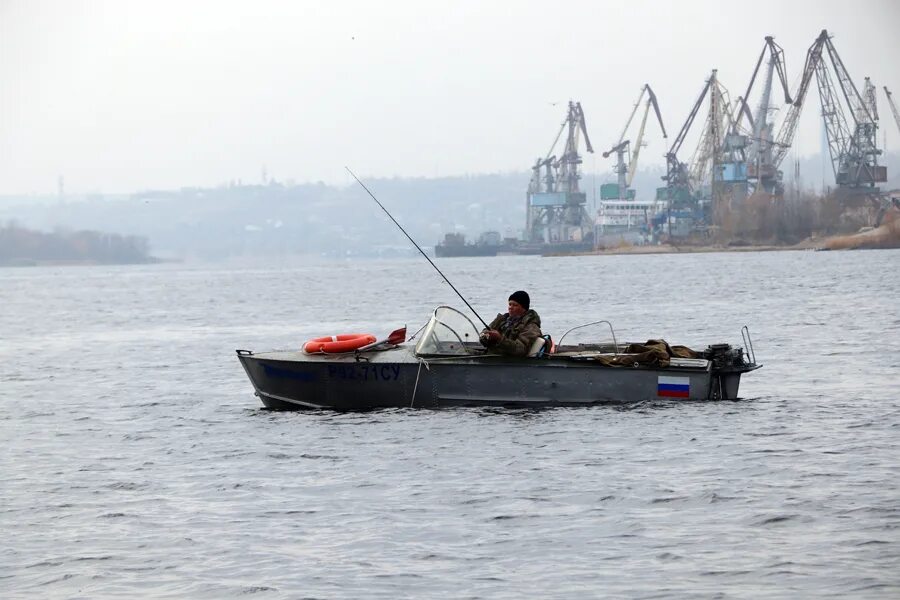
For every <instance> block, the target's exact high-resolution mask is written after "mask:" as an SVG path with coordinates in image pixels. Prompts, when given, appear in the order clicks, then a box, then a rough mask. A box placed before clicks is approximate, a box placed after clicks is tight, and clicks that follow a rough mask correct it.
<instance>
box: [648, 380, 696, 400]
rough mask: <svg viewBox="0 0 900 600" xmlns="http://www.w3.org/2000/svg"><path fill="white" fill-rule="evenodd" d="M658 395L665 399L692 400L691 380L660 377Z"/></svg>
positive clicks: (657, 385)
mask: <svg viewBox="0 0 900 600" xmlns="http://www.w3.org/2000/svg"><path fill="white" fill-rule="evenodd" d="M656 395H657V396H662V397H664V398H690V396H691V378H690V377H670V376H668V375H660V376H659V377H657V383H656Z"/></svg>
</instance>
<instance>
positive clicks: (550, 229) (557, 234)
mask: <svg viewBox="0 0 900 600" xmlns="http://www.w3.org/2000/svg"><path fill="white" fill-rule="evenodd" d="M564 132H566V143H565V147H564V149H563V152H562V154H561V155H560V156H559V157H558V158H557V157H556V155H554V153H553V152H554V150H555V148H556V145H557V143H559V140H560V138H561V137H562V135H563V133H564ZM582 136H583V137H584V145H585V150H586V151H587V152H591V153H593V152H594V149H593V147H592V146H591V140H590V137H589V136H588V133H587V125H586V122H585V118H584V110H583V109H582V108H581V103H580V102H572V101H570V102H569V107H568V112H567V114H566V120H565V121H563V123H562V126H561V127H560V130H559V133H557V134H556V139H554V140H553V144H552V145H551V146H550V150H549V151H548V152H547V155H546V156H545V157H544V158H542V159H541V158H539V159H538V160H537V161H536V162H535V165H534V166H533V167H532V177H531V182H530V183H529V186H528V193H527V205H526V215H527V216H526V230H527V234H526V235H527V236H528V240H529V241H531V242H561V241H582V240H583V239H584V237H585V235H587V234H588V233H589V232H590V231H591V221H590V216H589V215H588V213H587V210H586V209H585V205H586V204H587V195H586V194H585V193H584V192H582V191H581V187H580V185H579V183H578V182H579V180H580V179H581V173H580V169H579V165H581V163H582V162H583V160H582V158H581V154H580V153H579V147H580V145H581V137H582ZM541 169H544V174H543V175H541Z"/></svg>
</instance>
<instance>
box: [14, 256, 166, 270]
mask: <svg viewBox="0 0 900 600" xmlns="http://www.w3.org/2000/svg"><path fill="white" fill-rule="evenodd" d="M177 262H181V261H180V260H176V259H164V258H156V257H153V256H151V257H148V258H147V259H145V260H140V261H121V262H110V261H99V260H90V259H84V260H82V259H73V260H62V259H58V260H41V259H34V258H14V259H9V260H0V268H7V267H102V266H105V267H115V266H127V265H155V264H160V263H177Z"/></svg>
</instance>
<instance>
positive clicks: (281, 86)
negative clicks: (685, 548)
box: [0, 0, 900, 194]
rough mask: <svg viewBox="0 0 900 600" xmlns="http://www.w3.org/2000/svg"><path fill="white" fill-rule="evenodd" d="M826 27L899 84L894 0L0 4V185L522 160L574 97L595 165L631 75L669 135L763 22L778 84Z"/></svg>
mask: <svg viewBox="0 0 900 600" xmlns="http://www.w3.org/2000/svg"><path fill="white" fill-rule="evenodd" d="M822 29H828V30H829V32H831V33H832V34H833V36H834V40H833V41H834V44H835V46H836V48H837V50H838V52H839V53H840V55H841V57H842V58H843V60H844V63H845V64H846V65H847V68H848V69H849V70H850V73H851V75H852V76H853V78H854V81H855V82H856V84H857V86H858V87H860V88H861V87H862V82H863V77H864V76H871V77H872V78H873V80H874V81H875V82H876V83H877V84H878V87H879V92H881V86H882V85H887V86H888V88H890V89H892V91H893V89H895V88H896V90H897V92H898V93H897V97H898V98H900V62H898V57H900V35H898V33H900V2H897V1H896V0H883V1H881V0H871V1H866V0H862V1H856V2H848V1H847V0H842V1H832V0H824V1H823V0H815V1H802V2H797V1H791V2H781V1H769V0H755V1H753V2H730V3H729V2H720V1H709V2H707V1H679V2H644V1H636V0H629V1H624V0H618V1H616V2H580V1H570V2H564V3H563V2H560V3H552V2H546V1H536V2H532V1H523V0H517V1H515V2H486V1H471V2H470V1H463V2H427V1H421V2H412V1H410V2H399V1H394V2H392V1H389V0H387V1H386V0H382V1H380V2H372V1H361V2H346V1H340V0H329V1H323V2H275V1H267V0H264V1H260V0H256V1H253V2H251V1H249V0H247V1H243V2H238V1H228V0H216V1H209V2H205V1H203V2H201V1H191V0H181V1H171V2H170V1H165V0H152V1H150V0H147V1H144V0H131V1H129V0H120V1H115V0H111V1H101V0H83V1H79V0H72V1H67V2H66V1H58V2H52V1H44V0H30V1H29V0H0V194H18V193H54V192H55V191H56V186H57V177H58V176H60V175H62V176H64V178H65V185H66V189H67V191H70V192H73V193H79V192H91V191H99V192H105V193H113V192H130V191H135V190H140V189H146V188H177V187H181V186H188V185H202V186H212V185H217V184H220V183H223V182H227V181H230V180H237V179H241V180H243V181H244V182H245V183H246V182H259V181H260V179H261V173H262V169H263V166H265V167H266V168H267V170H268V173H269V175H270V176H271V177H274V178H276V179H278V180H281V181H284V180H287V179H293V180H295V181H297V182H307V181H318V180H322V181H325V182H327V183H339V184H343V183H348V176H347V175H346V173H345V172H344V170H343V166H344V165H350V166H351V168H353V169H354V170H355V171H356V172H357V173H358V174H360V175H364V176H369V177H370V176H395V175H396V176H425V177H433V176H445V175H458V174H464V173H493V172H499V171H511V170H524V169H527V168H528V167H530V165H531V164H532V163H533V162H534V160H535V158H537V157H538V156H539V155H543V154H544V153H546V151H547V150H548V149H549V147H550V144H551V143H552V142H553V138H554V137H555V135H556V132H557V130H558V128H559V125H560V123H561V122H562V120H563V119H564V118H565V103H566V101H567V100H569V99H575V100H579V101H580V102H581V103H582V106H583V107H584V111H585V115H586V118H587V124H588V133H589V134H590V136H591V141H592V142H593V144H594V146H595V149H596V151H597V154H596V155H594V156H591V157H588V158H587V159H586V161H585V166H586V167H587V168H588V169H589V170H598V171H600V170H604V169H605V168H606V167H607V166H608V165H607V162H608V161H606V160H604V159H603V158H602V157H601V156H600V152H602V151H603V150H606V149H608V148H609V147H610V146H611V145H612V144H613V142H614V141H616V139H617V138H618V135H619V132H620V130H621V128H622V127H623V125H624V124H625V120H626V119H627V117H628V114H629V112H630V110H631V107H632V105H633V103H634V101H635V100H636V98H637V95H638V93H639V92H640V87H641V85H642V84H644V83H650V85H651V86H652V87H653V88H654V90H655V91H656V93H657V96H658V98H659V102H660V105H661V109H662V112H663V118H664V120H665V123H666V127H667V128H668V129H669V131H670V141H671V137H673V136H674V135H675V133H677V131H678V129H679V128H680V127H681V124H682V123H683V122H684V120H685V118H686V117H687V114H688V112H689V111H690V108H691V106H692V105H693V103H694V101H695V99H696V97H697V95H698V94H699V92H700V89H701V87H702V86H703V83H704V80H705V78H706V77H708V75H709V72H710V70H711V69H713V68H717V69H718V70H719V78H720V81H722V83H723V84H724V85H725V86H726V87H727V88H728V89H729V91H730V92H731V95H732V98H734V97H736V96H738V95H739V94H741V93H743V90H744V88H745V87H746V85H747V83H748V80H749V77H750V74H751V70H752V68H753V65H754V63H755V61H756V58H757V56H758V54H759V52H760V50H761V49H762V45H763V38H764V36H766V35H773V36H775V40H776V42H777V43H779V44H780V45H781V46H782V47H784V49H785V53H786V57H787V66H788V79H789V81H790V84H791V87H792V88H793V86H794V85H795V82H796V80H797V78H798V76H799V72H800V69H801V68H802V66H803V62H804V59H805V55H806V50H807V49H808V47H809V46H810V44H812V42H813V41H814V40H815V38H816V36H817V35H818V34H819V32H820V31H821V30H822ZM879 102H880V106H881V112H882V131H883V133H884V132H886V134H887V140H888V147H889V149H890V150H898V149H900V132H898V131H897V128H896V125H895V124H894V123H893V120H892V119H891V118H890V114H889V111H888V108H887V106H886V102H885V101H884V96H883V93H882V94H881V95H880V96H879ZM557 103H558V104H557ZM817 111H818V98H817V97H816V96H813V95H811V96H810V97H809V98H808V101H807V110H806V111H805V113H804V118H803V121H802V124H801V129H800V131H799V133H798V136H797V140H796V144H795V148H796V151H797V152H799V153H800V154H801V155H807V154H813V153H816V152H818V151H819V148H820V144H821V133H820V125H819V120H818V118H817V116H816V115H817ZM695 129H699V126H698V125H695ZM883 133H882V134H879V141H881V140H882V135H883ZM647 138H648V140H649V144H650V145H648V147H647V148H645V149H644V150H643V153H642V160H643V158H646V159H647V162H646V163H645V164H649V163H656V164H661V163H662V159H661V155H662V154H663V152H664V151H665V148H664V147H663V144H662V140H661V136H660V133H659V131H658V129H657V128H656V126H655V124H651V125H648V133H647ZM688 146H689V144H687V143H686V145H685V147H686V148H687V147H688ZM682 153H683V154H685V153H686V152H685V151H683V152H682ZM685 158H686V157H683V159H685Z"/></svg>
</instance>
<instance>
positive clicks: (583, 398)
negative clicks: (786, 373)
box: [236, 306, 761, 410]
mask: <svg viewBox="0 0 900 600" xmlns="http://www.w3.org/2000/svg"><path fill="white" fill-rule="evenodd" d="M597 328H601V329H600V330H599V332H598V329H597ZM576 330H577V331H579V333H578V334H575V335H573V336H572V338H573V339H574V338H576V337H579V336H582V337H583V335H584V334H585V333H587V332H591V334H592V335H593V334H594V332H597V333H600V332H602V334H601V335H598V337H597V339H598V340H599V341H596V342H591V341H586V342H583V343H577V344H576V343H569V344H568V345H567V344H566V343H565V340H566V338H567V337H568V336H569V335H570V333H572V332H575V331H576ZM479 332H480V329H479V328H478V327H477V326H476V325H475V324H474V323H473V322H472V320H471V319H470V318H469V317H468V316H467V315H466V314H464V313H463V312H461V311H459V310H456V309H455V308H452V307H449V306H439V307H437V308H436V309H435V310H434V311H433V313H432V315H431V318H430V319H429V320H428V322H427V323H426V325H425V326H424V327H423V328H422V329H421V330H420V331H419V332H417V335H418V340H414V339H413V338H415V337H416V336H415V335H414V336H412V338H410V339H409V340H406V336H405V330H404V331H403V334H402V335H401V336H400V337H399V339H398V338H397V336H396V335H394V336H393V338H391V337H389V338H388V339H385V340H382V341H378V340H376V341H375V342H372V343H369V344H366V345H365V346H362V347H360V348H358V349H354V350H352V351H348V352H339V353H329V352H322V351H319V352H306V351H304V350H290V351H271V352H259V353H257V352H253V351H250V350H237V351H236V352H237V356H238V359H239V360H240V362H241V365H243V367H244V370H245V371H246V372H247V376H248V377H249V378H250V382H251V383H252V384H253V387H254V389H255V391H256V395H257V396H258V397H259V398H260V400H261V401H262V403H263V404H264V405H265V406H266V407H267V408H271V409H281V410H297V409H334V410H368V409H377V408H391V407H393V408H396V407H411V408H442V407H452V406H496V407H554V406H586V405H596V404H608V403H628V402H640V401H646V400H654V399H676V400H726V399H728V400H730V399H736V398H737V397H738V387H739V384H740V379H741V375H742V374H744V373H747V372H749V371H753V370H755V369H758V368H759V367H760V366H761V365H759V364H757V362H756V356H755V353H754V351H753V345H752V341H751V340H750V332H749V330H748V329H747V327H746V326H745V327H744V328H743V329H742V330H741V337H742V345H740V346H732V345H730V344H713V345H710V346H708V347H707V348H706V349H705V350H703V351H700V352H696V351H691V350H688V349H685V348H684V347H677V346H676V347H670V346H669V345H668V344H666V343H665V342H662V341H661V340H656V341H654V340H651V341H650V342H646V343H643V344H628V343H619V342H618V341H617V340H616V336H615V331H614V329H613V327H612V325H610V324H609V322H607V321H597V322H594V323H588V324H586V325H580V326H578V327H575V328H572V329H571V330H569V331H568V332H566V333H565V334H564V335H563V336H562V337H561V338H560V340H559V343H558V344H554V343H553V342H552V340H551V339H549V337H550V336H544V338H539V339H538V340H536V342H535V344H534V345H533V346H532V348H531V350H530V352H529V354H528V356H524V357H512V356H503V355H499V354H494V353H491V352H489V351H488V350H487V349H485V348H484V347H483V346H482V345H481V343H480V342H479ZM394 333H395V334H396V333H397V332H394ZM335 339H337V338H335ZM413 341H415V343H414V344H413ZM651 342H657V343H656V344H655V345H654V344H651ZM306 347H307V349H308V348H309V347H310V345H307V346H306ZM648 348H650V350H649V351H648V350H647V349H648ZM673 348H674V349H673Z"/></svg>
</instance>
